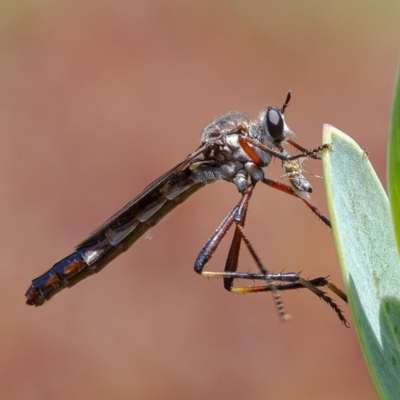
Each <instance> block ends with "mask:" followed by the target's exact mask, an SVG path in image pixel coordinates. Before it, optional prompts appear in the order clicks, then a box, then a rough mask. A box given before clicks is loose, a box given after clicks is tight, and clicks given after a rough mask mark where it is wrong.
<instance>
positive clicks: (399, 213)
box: [388, 69, 400, 249]
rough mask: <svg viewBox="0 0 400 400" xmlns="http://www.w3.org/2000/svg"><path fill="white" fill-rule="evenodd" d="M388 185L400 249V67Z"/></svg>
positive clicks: (393, 113) (391, 137)
mask: <svg viewBox="0 0 400 400" xmlns="http://www.w3.org/2000/svg"><path fill="white" fill-rule="evenodd" d="M388 156H389V158H388V187H389V197H390V207H391V209H392V215H393V225H394V230H395V235H396V238H397V248H398V249H400V69H399V73H398V77H397V86H396V91H395V96H394V102H393V110H392V124H391V130H390V139H389V152H388Z"/></svg>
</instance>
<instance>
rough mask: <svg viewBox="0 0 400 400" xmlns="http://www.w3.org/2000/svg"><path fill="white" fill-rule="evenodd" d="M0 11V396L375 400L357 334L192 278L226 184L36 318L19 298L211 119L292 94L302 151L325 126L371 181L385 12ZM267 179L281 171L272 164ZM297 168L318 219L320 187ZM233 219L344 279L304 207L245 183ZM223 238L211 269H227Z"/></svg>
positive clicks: (293, 297)
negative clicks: (363, 152) (350, 140)
mask: <svg viewBox="0 0 400 400" xmlns="http://www.w3.org/2000/svg"><path fill="white" fill-rule="evenodd" d="M0 7H1V9H2V10H1V17H0V19H1V23H0V27H1V35H0V99H1V100H0V101H1V106H0V113H1V114H0V129H1V138H2V140H1V146H0V152H1V153H0V155H1V156H0V160H1V161H0V174H1V175H0V176H1V186H0V196H1V209H2V213H1V214H2V217H1V220H2V224H1V225H2V229H1V233H0V234H1V243H2V249H1V258H2V267H1V275H2V276H1V292H0V296H1V297H0V301H1V304H2V306H1V308H0V310H1V312H0V318H1V328H0V342H1V347H0V393H1V398H4V399H26V398H30V399H42V400H47V399H72V398H73V399H94V398H96V399H100V400H101V399H163V400H164V399H185V400H187V399H190V400H192V399H195V400H197V399H228V398H229V399H252V400H257V399H279V400H280V399H295V398H296V399H326V400H339V399H364V400H368V399H376V398H377V395H376V393H375V390H374V388H373V385H372V384H371V380H370V377H369V375H368V373H367V370H366V367H365V364H364V360H363V357H362V355H361V353H360V349H359V345H358V343H357V341H356V337H355V332H354V329H353V328H351V329H346V328H344V327H343V326H342V325H341V324H340V322H339V320H338V319H337V317H336V316H335V314H334V313H333V312H332V311H331V310H330V309H329V307H327V306H326V305H325V304H324V303H323V302H321V301H318V300H317V298H316V297H315V296H314V295H312V294H311V293H309V292H307V291H305V290H302V291H298V292H294V293H285V294H284V295H283V300H284V302H285V306H286V308H287V310H288V312H290V313H291V314H292V315H293V317H294V318H293V320H292V321H290V322H289V323H281V322H280V320H279V318H278V316H277V312H276V309H275V306H274V303H273V301H272V299H271V296H269V295H261V294H260V295H249V296H233V295H231V294H229V293H228V292H226V291H224V290H223V288H222V282H218V281H207V280H205V279H202V278H201V277H199V276H197V275H196V274H195V273H194V272H193V263H194V260H195V257H196V255H197V254H198V252H199V250H200V249H201V247H202V246H203V244H204V242H205V241H206V240H207V238H208V237H209V236H210V235H211V234H212V233H213V232H214V230H215V228H216V227H217V226H218V224H219V223H220V221H221V220H222V219H223V217H224V216H225V215H226V214H227V213H228V212H229V211H230V210H231V208H232V207H233V205H234V204H235V203H236V202H237V201H238V199H239V195H238V193H237V191H236V189H235V187H234V186H233V185H228V184H227V183H224V182H222V183H221V182H220V183H217V184H214V185H210V186H209V187H207V188H205V189H203V190H202V191H201V192H199V193H197V194H196V195H195V196H194V197H193V198H192V199H190V200H189V201H187V202H186V203H185V204H184V205H182V206H181V207H179V208H178V209H177V210H176V211H175V212H173V213H172V214H171V215H170V216H168V217H167V218H166V219H165V220H163V221H162V223H160V224H159V225H158V226H157V227H155V228H154V229H152V231H151V235H152V236H153V238H152V239H151V240H146V238H142V239H140V240H139V241H138V242H137V243H136V244H135V245H134V247H133V248H132V249H131V250H130V251H129V252H127V253H126V254H124V255H122V256H121V257H119V258H118V259H117V260H115V261H114V262H113V263H112V265H110V266H109V267H107V268H106V269H105V270H104V271H103V272H102V273H101V274H99V275H97V276H95V277H92V278H90V279H89V280H86V281H84V282H82V283H80V284H79V285H78V286H76V287H74V288H73V289H71V290H66V291H64V292H62V293H61V294H59V295H58V296H57V297H55V298H54V299H53V300H52V301H51V302H49V303H47V304H45V305H44V306H43V307H40V308H37V309H35V308H33V307H28V306H27V305H25V304H24V296H23V294H24V290H25V289H26V288H27V286H28V283H29V280H30V279H32V278H34V277H36V276H37V275H39V274H41V273H43V272H44V271H45V270H46V269H48V268H49V267H51V266H52V265H53V263H55V262H56V261H58V260H59V259H61V258H62V257H64V256H66V255H67V254H69V253H70V252H71V250H72V248H73V246H74V245H75V244H77V243H78V242H79V241H80V240H82V239H83V238H84V237H85V236H86V235H87V234H88V233H90V232H91V231H92V230H93V229H94V228H95V227H96V226H97V225H99V224H100V223H102V222H103V221H104V220H105V219H107V218H108V217H109V216H110V215H112V214H113V213H114V212H115V211H117V210H118V209H119V208H120V207H121V206H122V205H124V204H125V203H126V202H127V201H129V200H130V199H131V198H133V197H134V196H135V195H136V194H137V193H138V192H139V191H140V190H142V189H143V188H144V187H145V186H146V185H147V184H148V183H150V182H151V181H152V180H153V179H155V178H157V177H158V176H159V175H161V174H162V173H163V172H165V171H166V169H168V168H170V167H172V166H173V165H175V164H176V163H178V162H179V161H181V159H182V158H183V157H184V156H186V155H187V154H188V153H190V152H191V151H193V150H194V149H195V148H196V147H197V146H198V143H199V137H200V133H201V129H202V127H203V126H204V125H206V124H207V123H208V122H209V121H210V120H211V119H212V118H213V117H214V116H216V115H218V114H220V113H223V112H226V111H228V110H239V111H244V112H247V113H249V114H250V115H251V116H253V117H254V116H256V114H257V113H258V111H259V110H261V109H263V108H265V107H267V106H268V105H278V106H280V105H281V104H282V102H283V101H284V99H285V96H286V92H287V90H288V89H292V91H293V98H292V102H291V104H290V107H289V109H288V110H287V117H286V118H287V119H286V120H287V121H288V123H289V125H290V126H291V128H292V129H293V130H294V131H295V132H296V133H297V140H298V142H300V143H301V144H302V145H303V146H305V147H314V146H316V145H318V144H320V143H321V128H322V124H323V123H330V124H333V125H335V126H336V127H338V128H340V129H341V130H343V131H345V132H347V133H348V134H350V135H351V136H353V137H354V138H355V139H356V140H357V141H358V142H359V143H360V145H361V146H362V147H366V148H368V151H369V155H370V159H371V161H372V163H373V164H374V166H375V168H376V170H377V173H378V175H379V176H380V177H381V179H382V181H383V182H384V184H385V185H386V182H385V181H386V178H385V169H386V166H385V164H386V145H387V135H388V133H387V132H388V124H389V117H390V107H391V100H392V91H393V87H394V81H395V75H396V68H397V63H398V56H399V38H400V21H399V15H400V14H399V11H400V3H399V2H398V1H397V0H392V1H383V2H377V1H376V2H365V1H353V2H347V1H336V2H319V1H315V0H314V1H302V2H298V1H286V2H282V1H269V2H267V1H257V0H249V1H246V2H243V1H229V2H228V1H218V0H213V1H209V0H203V1H201V2H185V1H178V0H175V1H169V2H165V1H129V2H128V1H110V0H103V1H97V2H91V1H87V0H81V1H80V2H74V1H67V0H60V1H55V2H46V1H36V2H32V1H20V2H3V3H2V5H1V6H0ZM290 151H293V150H292V149H290ZM307 170H308V171H310V173H313V174H317V175H318V174H321V165H320V163H318V162H315V161H308V163H307ZM349 173H351V171H349ZM267 174H268V176H270V177H274V178H279V176H280V175H281V174H282V170H281V168H280V165H279V163H278V162H275V165H273V166H271V167H270V168H268V170H267ZM307 176H308V177H309V178H310V181H311V182H312V184H313V186H314V191H315V194H314V196H313V202H314V203H315V204H316V205H318V206H319V207H320V209H321V210H322V211H323V212H325V213H326V212H327V211H326V204H325V200H324V193H323V182H322V181H321V180H320V179H317V178H314V177H313V176H312V175H311V174H310V175H307ZM247 221H248V226H247V233H248V234H249V236H250V237H251V239H252V241H253V243H254V245H255V247H256V249H258V253H259V254H260V256H261V257H262V259H263V261H264V263H265V265H266V266H267V267H268V268H269V269H270V270H273V271H281V270H285V271H302V272H303V275H304V276H305V277H316V276H327V275H330V276H331V278H332V280H333V281H335V282H337V283H338V284H339V286H343V285H342V283H341V278H340V275H339V267H338V263H337V259H336V254H335V250H334V246H333V238H332V235H331V233H330V232H329V230H328V229H327V228H325V226H323V224H322V223H320V222H319V221H318V220H317V218H315V217H314V216H313V215H312V214H311V212H309V210H308V209H307V208H306V207H304V205H303V204H302V203H301V202H300V201H296V199H293V198H291V197H289V196H285V195H283V194H281V193H275V191H273V190H271V189H269V188H267V187H264V186H263V185H261V184H260V185H259V187H258V188H257V190H256V193H255V195H254V197H253V201H252V203H251V206H250V212H249V215H248V218H247ZM228 245H229V240H225V241H224V243H223V245H222V246H221V248H220V249H219V251H218V253H217V254H216V255H215V257H214V258H213V259H212V262H211V263H210V264H209V265H208V268H209V269H210V270H221V269H222V268H223V265H224V260H225V257H226V252H227V248H228ZM242 253H243V254H242V255H243V259H242V262H241V269H242V270H244V271H246V270H248V269H249V268H250V266H251V265H252V263H251V260H250V259H249V258H248V257H247V254H246V251H243V252H242ZM343 308H344V311H345V313H346V316H347V317H348V318H349V320H350V323H352V322H351V316H350V311H349V309H348V308H347V306H345V305H343Z"/></svg>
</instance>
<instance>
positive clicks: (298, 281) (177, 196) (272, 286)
mask: <svg viewBox="0 0 400 400" xmlns="http://www.w3.org/2000/svg"><path fill="white" fill-rule="evenodd" d="M290 98H291V92H289V93H288V95H287V97H286V101H285V103H284V104H283V106H282V107H281V108H278V107H268V108H267V109H266V110H264V111H262V112H260V114H259V115H258V118H256V119H255V120H251V119H250V118H249V116H248V115H246V114H244V113H241V112H228V113H226V114H223V115H221V116H219V117H217V118H215V119H214V120H213V121H211V123H210V124H208V125H207V126H206V127H205V128H204V129H203V132H202V135H201V144H200V146H199V147H198V148H197V149H196V150H195V151H194V152H193V153H191V154H189V155H188V156H187V157H186V158H185V159H184V160H183V161H182V162H181V163H179V164H178V165H176V166H175V167H174V168H172V169H171V170H169V171H168V172H166V173H165V174H164V175H162V176H160V177H159V178H158V179H156V180H155V181H154V182H152V183H151V184H150V185H149V186H147V187H146V188H145V189H144V190H143V191H142V192H141V193H140V194H139V195H138V196H136V197H135V198H134V199H133V200H132V201H130V202H129V203H128V204H126V205H125V207H123V208H122V209H121V210H120V211H118V212H117V213H116V214H114V215H113V216H112V217H111V218H110V219H108V220H107V221H106V222H105V223H104V224H102V225H101V226H100V227H98V228H97V229H96V230H94V231H93V232H92V233H91V234H90V235H89V236H88V237H87V238H86V239H85V240H84V241H83V242H81V243H79V244H78V245H77V246H76V248H75V251H74V252H73V253H72V254H70V255H69V256H67V257H65V258H64V259H62V260H61V261H59V262H57V263H56V264H54V266H53V267H52V268H51V269H49V270H48V271H47V272H45V273H44V274H43V275H41V276H39V277H38V278H36V279H34V280H33V281H32V284H31V286H30V287H29V289H28V290H27V292H26V294H25V296H26V298H27V300H26V302H27V304H30V305H35V306H40V305H42V304H43V303H44V302H45V301H46V300H49V299H50V298H51V297H53V296H54V295H55V294H57V293H58V292H60V291H61V290H62V289H64V288H66V287H71V286H73V285H75V284H77V283H78V282H80V281H81V280H83V279H85V278H87V277H88V276H90V275H92V274H94V273H97V272H99V271H101V270H102V269H103V268H104V267H105V266H106V265H107V264H109V263H110V262H111V261H112V260H113V259H114V258H115V257H117V256H118V255H120V254H121V253H122V252H124V251H126V250H128V248H129V247H131V246H132V244H133V243H134V242H136V240H138V239H139V238H140V237H141V236H142V235H143V234H144V233H145V232H147V231H148V230H149V229H150V228H151V227H152V226H154V225H156V224H157V223H158V222H159V221H160V220H161V219H162V218H163V217H165V216H166V215H167V214H168V213H169V212H170V211H172V210H173V209H174V208H175V207H176V206H178V205H179V204H180V203H182V202H183V201H185V200H186V199H187V198H188V197H189V196H191V195H192V194H193V193H195V192H196V191H197V190H199V189H200V188H202V187H203V186H205V185H207V184H209V183H213V182H215V181H217V180H221V179H222V180H225V181H227V182H230V183H233V184H234V185H235V186H236V188H237V189H238V191H239V193H240V195H241V199H240V201H239V202H238V203H237V204H236V206H235V207H234V208H233V209H232V211H231V212H230V213H229V214H228V215H227V216H226V218H225V219H224V220H223V221H222V223H221V224H220V226H219V227H218V229H217V230H216V231H215V233H214V234H213V235H212V236H211V238H210V239H209V240H208V241H207V243H206V244H205V245H204V247H203V249H202V250H201V251H200V253H199V255H198V257H197V259H196V261H195V266H194V269H195V271H196V272H197V273H199V274H201V275H203V276H205V277H209V278H215V277H217V278H222V279H223V281H224V287H225V289H227V290H229V291H230V292H233V293H255V292H272V293H273V297H274V299H275V302H276V304H277V308H278V311H279V313H280V315H281V316H282V317H283V318H285V317H287V316H288V314H286V313H285V310H284V308H283V305H282V302H281V301H280V297H279V292H280V291H282V290H289V289H300V288H307V289H309V290H311V291H312V292H313V293H314V294H316V295H317V296H318V297H320V298H321V299H323V300H324V301H325V302H326V303H328V304H329V305H330V307H331V308H332V309H333V310H334V311H335V313H336V314H337V316H338V317H339V319H340V320H341V321H342V322H343V323H344V324H345V325H346V326H347V321H346V318H345V317H344V315H343V313H342V311H341V309H340V308H339V306H338V305H337V304H336V303H335V302H334V300H333V299H332V298H331V297H329V296H328V295H327V294H326V293H325V292H324V291H322V290H321V289H320V288H319V287H327V288H329V289H330V290H332V291H333V292H334V293H335V294H336V295H338V296H339V297H340V298H341V299H342V300H344V301H347V298H346V295H345V294H344V293H343V292H342V291H341V290H340V289H339V288H337V287H336V286H335V285H333V284H332V283H331V282H329V281H328V280H327V279H326V278H316V279H311V280H306V279H303V278H302V277H301V276H300V275H299V274H297V273H278V274H275V273H271V272H269V271H267V269H266V268H265V267H264V266H263V264H262V262H261V261H260V259H259V258H258V256H257V254H256V252H255V251H254V248H253V246H252V245H251V242H250V241H249V239H248V237H247V235H246V233H245V231H244V225H245V219H246V213H247V208H248V204H249V201H250V198H251V196H252V193H253V190H254V188H255V186H256V184H257V183H258V182H261V183H264V184H266V185H268V186H270V187H272V188H275V189H278V190H281V191H283V192H285V193H288V194H291V195H293V196H296V197H299V198H300V199H301V200H302V201H303V202H304V203H305V204H306V205H307V206H308V207H309V208H310V209H311V210H312V211H313V212H314V213H315V214H316V215H317V216H318V217H319V218H320V219H321V220H322V221H323V222H324V223H325V224H326V225H328V226H330V222H329V220H328V219H327V218H326V217H325V216H324V215H323V214H322V213H321V212H320V211H319V210H318V209H317V208H316V207H315V206H314V205H313V204H312V203H311V202H310V199H309V195H308V193H310V192H311V190H312V188H311V185H310V184H309V182H308V181H307V179H306V178H305V177H304V175H303V174H302V168H301V163H302V160H304V159H305V158H307V157H310V158H317V159H318V158H320V153H321V151H323V150H324V149H328V148H329V145H322V146H319V147H317V148H315V149H313V150H306V149H305V148H303V147H301V146H299V145H298V144H297V143H295V142H294V141H293V140H292V139H290V137H291V136H292V134H293V132H292V131H291V130H290V128H289V127H288V125H287V124H286V122H285V118H284V113H285V109H286V107H287V106H288V104H289V101H290ZM284 142H289V143H291V144H292V145H293V146H294V147H296V148H297V149H298V150H300V153H299V154H296V155H293V156H292V155H290V154H289V153H288V152H286V151H284V150H283V147H282V144H283V143H284ZM274 157H275V158H278V159H280V160H281V161H282V166H283V169H284V170H285V172H286V175H287V177H288V178H289V182H290V185H285V184H283V183H280V182H278V181H275V180H272V179H268V178H266V177H265V176H264V168H265V167H267V166H268V165H269V163H270V162H271V160H272V158H274ZM232 225H234V226H235V232H234V235H233V239H232V244H231V246H230V250H229V253H228V256H227V260H226V264H225V269H224V271H223V272H211V271H205V270H204V267H205V265H206V264H207V262H208V261H209V260H210V258H211V257H212V255H213V254H214V252H215V251H216V249H217V247H218V245H219V244H220V242H221V240H222V238H223V237H224V236H225V235H226V233H227V231H228V230H229V228H230V227H231V226H232ZM242 241H243V242H244V243H245V245H246V247H247V248H248V249H249V251H250V253H251V255H252V257H253V259H254V260H255V262H256V264H257V266H258V268H259V272H258V273H249V272H239V271H237V268H238V260H239V249H240V245H241V242H242ZM235 279H250V280H254V281H264V284H262V285H256V286H248V287H235V286H234V281H235Z"/></svg>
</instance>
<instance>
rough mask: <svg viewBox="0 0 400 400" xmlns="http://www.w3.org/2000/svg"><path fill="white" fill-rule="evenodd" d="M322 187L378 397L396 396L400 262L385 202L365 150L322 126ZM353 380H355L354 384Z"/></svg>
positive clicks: (399, 391)
mask: <svg viewBox="0 0 400 400" xmlns="http://www.w3.org/2000/svg"><path fill="white" fill-rule="evenodd" d="M323 143H331V144H332V147H331V149H330V150H326V151H324V154H323V168H324V181H325V191H326V195H327V200H328V207H329V212H330V216H331V222H332V231H333V236H334V240H335V244H336V250H337V254H338V258H339V263H340V266H341V270H342V275H343V280H344V282H345V286H346V292H347V295H348V299H349V304H350V308H351V311H352V316H353V321H354V324H355V329H356V331H357V335H358V339H359V342H360V344H361V348H362V351H363V354H364V358H365V360H366V363H367V365H368V368H369V371H370V374H371V376H372V379H373V381H374V384H375V387H376V389H377V391H378V393H379V395H380V396H381V398H382V399H400V342H399V339H400V289H399V288H400V265H399V260H398V256H397V249H396V240H395V237H394V234H393V227H392V219H391V213H390V208H389V202H388V199H387V196H386V194H385V191H384V189H383V187H382V185H381V183H380V181H379V179H378V177H377V175H376V173H375V171H374V170H373V168H372V166H371V164H370V162H369V160H368V154H367V153H366V151H364V150H363V149H361V148H360V147H359V146H358V145H357V143H355V142H354V140H353V139H351V138H350V137H349V136H347V135H345V134H344V133H342V132H340V131H339V130H337V129H336V128H334V127H332V126H329V125H325V126H324V130H323ZM356 384H357V382H355V385H356Z"/></svg>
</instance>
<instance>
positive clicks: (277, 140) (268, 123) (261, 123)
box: [250, 91, 294, 150]
mask: <svg viewBox="0 0 400 400" xmlns="http://www.w3.org/2000/svg"><path fill="white" fill-rule="evenodd" d="M290 99H291V92H290V91H289V92H288V94H287V96H286V100H285V103H284V104H283V106H282V107H281V108H278V107H268V108H267V109H266V110H264V111H262V112H261V113H260V114H259V116H258V118H257V120H256V121H255V122H254V125H253V126H252V127H250V136H251V137H252V138H253V139H256V140H259V141H260V142H261V143H262V144H263V145H265V146H268V147H270V148H271V149H273V148H278V149H280V150H282V147H281V143H282V142H283V141H284V140H285V139H286V138H287V137H288V136H292V135H294V133H293V132H292V130H291V129H290V128H289V127H288V125H287V124H286V121H285V116H284V113H285V110H286V108H287V106H288V104H289V101H290Z"/></svg>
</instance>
